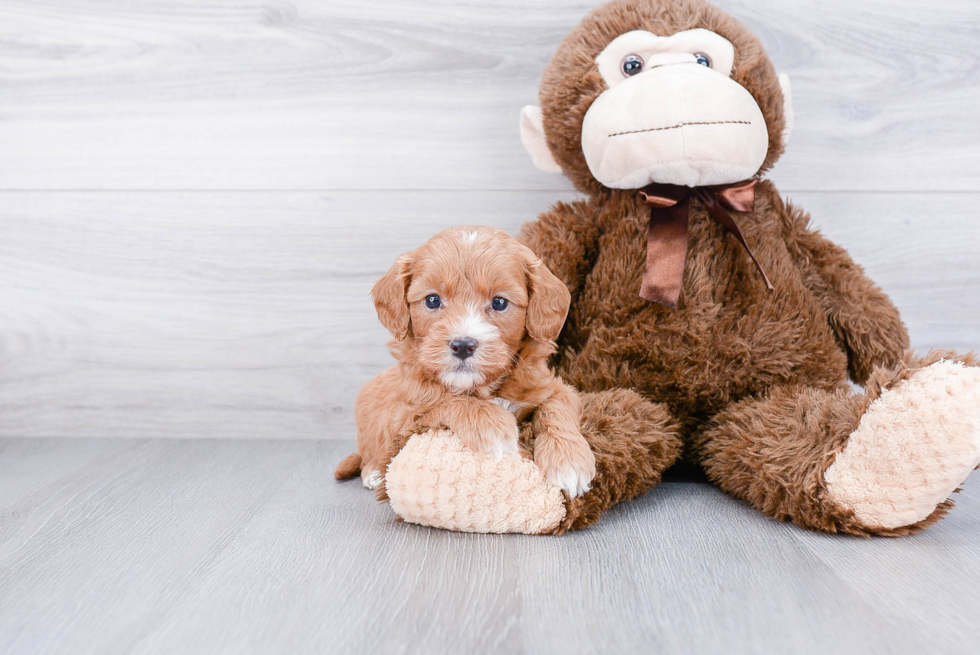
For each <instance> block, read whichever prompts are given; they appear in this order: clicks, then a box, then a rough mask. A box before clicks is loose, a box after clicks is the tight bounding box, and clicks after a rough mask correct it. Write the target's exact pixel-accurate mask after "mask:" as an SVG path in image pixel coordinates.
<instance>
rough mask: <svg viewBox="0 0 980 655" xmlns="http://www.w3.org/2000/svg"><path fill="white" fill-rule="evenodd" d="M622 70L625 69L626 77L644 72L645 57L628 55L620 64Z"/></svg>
mask: <svg viewBox="0 0 980 655" xmlns="http://www.w3.org/2000/svg"><path fill="white" fill-rule="evenodd" d="M620 70H622V71H623V75H624V76H625V77H633V76H634V75H636V74H637V73H642V72H643V59H642V58H641V57H640V56H639V55H626V57H625V58H624V59H623V63H622V64H620Z"/></svg>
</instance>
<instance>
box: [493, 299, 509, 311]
mask: <svg viewBox="0 0 980 655" xmlns="http://www.w3.org/2000/svg"><path fill="white" fill-rule="evenodd" d="M490 307H492V308H493V311H495V312H502V311H504V310H505V309H507V308H508V307H510V301H509V300H507V299H506V298H501V297H500V296H497V297H496V298H494V299H493V302H492V303H490Z"/></svg>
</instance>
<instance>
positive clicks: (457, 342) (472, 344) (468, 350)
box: [449, 337, 476, 359]
mask: <svg viewBox="0 0 980 655" xmlns="http://www.w3.org/2000/svg"><path fill="white" fill-rule="evenodd" d="M449 349H450V350H452V351H453V357H459V358H460V359H466V358H467V357H472V356H473V351H474V350H476V339H472V338H470V337H465V338H463V339H453V340H452V341H450V342H449Z"/></svg>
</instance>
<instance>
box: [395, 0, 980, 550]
mask: <svg viewBox="0 0 980 655" xmlns="http://www.w3.org/2000/svg"><path fill="white" fill-rule="evenodd" d="M540 102H541V106H540V108H538V107H526V108H525V109H524V111H523V112H522V115H521V138H522V141H523V143H524V145H525V147H526V148H527V149H528V151H529V152H530V154H531V156H532V158H533V160H534V162H535V164H536V165H537V166H538V167H539V168H542V169H544V170H548V171H554V172H559V171H560V172H562V173H564V174H565V175H566V176H567V177H568V178H569V179H570V180H571V181H572V182H573V184H574V185H575V187H576V189H578V190H579V191H580V192H581V193H583V194H585V195H586V196H587V197H586V198H585V199H583V200H580V201H577V202H573V203H570V204H566V203H558V204H556V205H555V206H554V207H552V209H551V210H550V211H548V212H546V213H544V214H542V215H541V216H539V217H538V219H537V220H536V221H533V222H530V223H527V224H525V225H524V227H523V228H522V230H521V233H520V237H519V238H520V239H521V240H522V241H523V242H524V243H525V244H527V245H528V246H529V247H530V248H531V249H532V250H534V251H535V252H536V253H537V254H538V255H539V256H541V257H542V258H543V260H544V262H545V263H546V264H547V266H548V267H549V268H550V269H551V271H552V272H554V273H555V275H557V276H558V277H559V278H560V279H561V280H562V281H564V282H565V284H566V285H567V287H568V289H569V291H570V292H571V297H572V303H571V310H570V312H569V317H568V321H567V323H566V325H565V327H564V330H563V331H562V333H561V335H560V337H559V340H558V352H557V354H556V355H555V357H554V359H553V361H552V364H553V366H554V367H555V368H556V369H557V371H558V373H559V374H560V375H561V376H562V377H563V378H564V379H565V380H566V381H567V382H569V383H571V384H573V385H574V386H576V387H577V388H578V389H579V390H580V391H581V392H582V394H583V410H582V411H583V415H582V432H583V434H584V435H585V437H586V438H587V440H588V441H589V443H590V445H591V447H592V449H593V452H594V453H595V456H596V464H597V473H596V476H595V479H594V480H593V481H592V485H591V489H590V490H589V491H588V492H587V493H585V494H584V496H582V497H579V498H570V497H568V495H567V494H564V495H559V494H557V493H555V492H554V490H553V489H552V490H548V489H547V488H546V487H547V485H545V484H544V482H543V481H542V480H541V479H540V475H539V476H538V478H536V479H534V480H533V481H532V482H527V483H526V484H525V486H524V487H520V486H519V485H517V486H515V485H514V484H510V485H507V484H503V485H502V484H499V483H500V481H502V480H510V479H512V478H514V479H516V478H515V476H516V477H519V478H520V479H521V480H525V482H526V481H527V480H530V479H532V478H534V475H533V464H531V463H530V462H529V461H528V460H520V461H501V462H482V463H479V466H483V467H485V468H482V469H477V468H470V469H468V470H469V471H470V472H471V473H473V472H474V471H478V474H476V475H470V476H469V477H467V476H465V475H463V476H460V475H459V474H458V472H459V471H461V470H462V469H461V468H460V467H461V464H460V460H459V458H463V459H467V460H473V457H474V456H473V454H472V453H466V452H463V451H460V450H459V449H458V448H456V447H455V446H454V445H453V442H452V438H451V436H446V435H443V436H444V437H445V438H443V439H441V440H440V439H433V435H422V436H421V437H412V438H410V439H407V440H405V441H403V442H402V443H400V444H399V448H396V449H395V452H392V453H391V454H392V455H394V456H395V457H394V460H393V461H392V463H391V465H390V466H389V469H388V474H389V477H388V480H387V482H388V485H387V487H388V488H387V494H388V496H389V498H390V499H391V501H392V504H393V506H394V507H395V510H396V512H398V513H399V514H400V515H401V516H403V517H404V518H406V519H407V520H411V521H415V522H419V523H424V524H427V525H435V526H439V527H448V528H454V529H468V530H477V531H523V532H539V533H542V532H552V533H554V532H559V533H560V532H563V531H564V530H567V529H575V528H582V527H584V526H587V525H589V524H591V523H593V522H595V521H596V520H598V519H599V517H600V516H601V515H602V513H603V512H605V511H606V510H608V509H609V508H610V507H611V506H613V505H614V504H616V503H618V502H620V501H623V500H627V499H629V498H632V497H634V496H636V495H638V494H640V493H643V492H645V491H647V490H648V489H650V488H651V487H653V486H654V485H655V484H657V482H658V481H659V480H660V478H661V475H662V473H663V472H664V470H665V469H667V468H668V467H670V466H671V465H672V464H674V463H675V462H676V461H678V459H680V458H685V459H687V460H689V461H691V462H693V463H695V464H698V465H700V466H701V467H703V469H704V470H705V472H706V473H707V475H708V477H709V478H710V480H711V481H712V482H713V483H714V484H716V485H718V487H719V488H721V489H722V490H724V491H725V492H727V493H729V494H731V495H733V496H735V497H737V498H740V499H742V500H744V501H746V502H748V503H749V504H751V505H752V506H753V507H755V508H756V509H758V510H759V511H760V512H763V513H764V514H766V515H768V516H770V517H773V518H776V519H780V520H789V521H793V522H795V523H796V524H798V525H799V526H801V527H804V528H807V529H811V530H820V531H825V532H844V533H850V534H857V535H890V536H897V535H905V534H909V533H912V532H915V531H917V530H920V529H922V528H923V527H925V526H928V525H930V524H932V523H934V522H935V521H937V520H939V519H940V518H942V516H943V515H944V514H945V513H946V512H947V511H948V510H949V508H950V507H951V506H952V502H951V501H950V500H949V496H950V495H951V494H952V493H953V491H955V490H956V488H957V487H958V486H959V485H960V484H961V483H962V482H963V481H964V479H965V478H966V477H967V476H968V475H969V473H970V471H972V470H973V469H974V468H976V467H977V465H978V464H980V368H978V367H977V361H976V360H975V359H974V358H973V357H972V356H970V355H967V356H960V355H957V354H954V353H952V352H937V353H932V354H930V355H928V356H926V357H916V356H915V355H913V354H911V353H910V352H909V351H908V347H909V338H908V334H907V332H906V329H905V326H904V325H903V323H902V320H901V318H900V316H899V313H898V311H897V310H896V309H895V307H894V306H893V305H892V303H891V302H890V301H889V299H888V297H887V296H886V295H885V294H884V293H883V292H882V291H881V289H880V288H879V287H877V286H876V285H875V284H874V283H873V282H872V281H871V280H870V279H868V277H867V276H866V275H865V274H864V271H863V270H862V269H861V267H860V266H858V265H857V264H855V263H854V262H853V261H852V260H851V258H850V256H849V255H848V253H847V252H846V251H845V250H844V249H842V248H840V247H839V246H836V245H834V244H833V243H831V242H829V241H828V240H826V239H825V238H824V237H823V236H821V235H820V234H819V232H817V231H816V230H814V229H812V228H811V227H810V226H809V216H808V215H807V214H806V212H805V211H803V210H802V209H800V208H799V207H796V206H794V205H792V204H790V203H788V202H786V201H784V200H783V199H782V198H781V197H780V195H779V193H778V191H777V190H776V188H775V186H774V185H773V184H772V183H771V182H769V181H767V180H764V179H762V177H763V175H764V174H765V173H766V172H767V171H768V170H769V169H770V168H771V167H772V166H773V164H775V162H776V160H777V159H778V158H779V156H780V155H781V154H782V152H783V150H784V148H785V147H786V143H787V140H788V138H789V135H790V132H791V129H792V123H793V112H792V104H791V97H790V85H789V82H788V79H786V78H785V77H780V76H777V74H776V72H775V70H774V68H773V65H772V63H771V62H770V60H769V58H768V56H767V55H766V52H765V51H764V49H763V48H762V45H761V44H760V42H759V40H758V39H757V38H756V37H755V36H754V35H753V34H752V33H751V32H749V31H748V30H747V29H746V28H745V27H744V26H743V25H741V24H740V23H739V22H737V21H736V20H734V19H733V18H731V17H730V16H728V15H726V14H725V13H723V12H722V11H720V10H719V9H718V8H716V7H714V6H713V5H711V4H709V3H707V2H704V1H703V0H614V1H613V2H610V3H609V4H606V5H604V6H602V7H600V8H598V9H596V10H595V11H593V12H592V13H591V14H589V15H588V16H586V17H585V19H584V20H583V21H582V22H581V23H580V24H579V25H578V26H577V27H575V29H574V30H572V32H571V33H570V34H569V35H568V36H567V37H566V38H565V39H564V41H563V42H562V43H561V45H560V46H559V48H558V51H557V52H556V54H555V56H554V57H553V59H552V61H551V63H550V64H549V65H548V67H547V69H546V70H545V73H544V78H543V81H542V83H541V87H540ZM848 380H852V381H854V382H856V383H858V384H861V385H863V386H864V393H857V392H855V391H853V390H852V388H851V387H850V385H849V384H848ZM524 438H525V440H526V442H527V445H528V448H532V447H533V446H532V442H533V435H531V434H529V433H528V431H527V430H525V434H524ZM426 439H427V440H428V441H426ZM406 444H407V445H406ZM402 445H405V448H404V449H403V450H399V449H400V447H401V446H402ZM440 449H441V450H440ZM447 449H448V450H451V451H452V453H449V454H447V453H446V452H443V451H446V450H447ZM453 458H456V459H453ZM528 466H530V467H532V469H526V467H528ZM519 467H525V469H526V470H525V471H524V472H523V473H520V475H518V472H517V471H518V468H519ZM527 470H531V474H530V477H528V475H527V474H526V473H527ZM440 476H441V477H440ZM447 476H448V477H453V476H455V477H453V479H454V481H455V482H454V484H461V485H463V486H465V487H466V489H467V493H462V494H459V495H458V501H455V500H453V498H455V497H454V496H452V493H451V492H452V491H453V490H452V489H447V488H440V487H439V485H440V484H443V482H444V481H445V479H446V478H447ZM522 476H523V477H522ZM440 480H442V481H443V482H440ZM393 481H394V482H395V483H396V484H393V483H392V482H393ZM535 485H537V487H535ZM503 487H506V488H507V490H508V491H507V492H503V491H502V488H503ZM532 487H535V488H533V489H532ZM518 488H520V491H515V490H516V489H518ZM437 493H443V494H446V493H449V495H448V496H446V495H444V496H443V497H442V499H443V503H442V505H441V508H442V509H441V510H440V511H441V514H439V515H435V514H433V513H431V512H428V510H427V507H428V506H429V505H427V503H426V502H425V498H426V495H427V494H429V495H432V494H437ZM549 493H550V495H549ZM532 495H533V496H534V498H536V499H537V498H540V499H543V500H541V501H540V502H538V501H537V500H535V503H536V504H535V503H531V504H528V503H527V502H525V501H526V500H527V499H528V498H530V497H531V496H532ZM447 498H448V499H449V501H448V502H449V503H450V505H452V504H453V503H456V505H455V507H454V508H453V509H452V511H449V512H447V510H446V504H445V503H446V499H447ZM474 498H477V499H478V500H479V502H478V503H477V504H478V505H479V508H478V510H476V509H474V507H475V505H474V502H475V501H474ZM559 505H563V507H559ZM427 512H428V513H427ZM474 513H478V514H479V515H480V517H479V519H478V520H474V521H471V520H469V518H471V517H472V516H473V515H474ZM539 518H540V520H538V519H539Z"/></svg>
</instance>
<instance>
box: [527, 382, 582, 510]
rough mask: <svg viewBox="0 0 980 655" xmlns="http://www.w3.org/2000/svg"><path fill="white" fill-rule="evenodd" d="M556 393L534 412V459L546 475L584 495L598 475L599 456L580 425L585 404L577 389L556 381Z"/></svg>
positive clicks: (564, 487) (570, 492)
mask: <svg viewBox="0 0 980 655" xmlns="http://www.w3.org/2000/svg"><path fill="white" fill-rule="evenodd" d="M555 384H556V388H555V393H554V394H552V395H551V397H550V398H548V399H547V400H545V401H544V402H543V403H541V405H540V406H539V407H538V409H537V410H536V411H535V413H534V422H533V424H532V426H533V428H534V435H535V439H534V462H535V464H537V465H538V468H540V469H541V472H542V473H544V475H545V478H547V479H548V480H549V481H551V482H553V483H555V484H557V485H558V486H559V487H561V488H562V489H564V490H565V491H567V492H568V495H570V496H572V497H573V498H574V497H575V496H581V495H582V494H584V493H585V492H586V491H588V490H589V487H590V485H591V484H592V479H593V478H595V455H594V454H593V453H592V449H591V448H590V447H589V442H588V441H586V440H585V437H583V436H582V431H581V430H580V428H579V426H580V424H581V417H582V403H581V401H580V400H579V397H578V394H577V393H575V390H574V389H572V388H571V387H569V386H567V385H566V384H565V383H563V382H561V381H560V380H557V379H556V380H555Z"/></svg>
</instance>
